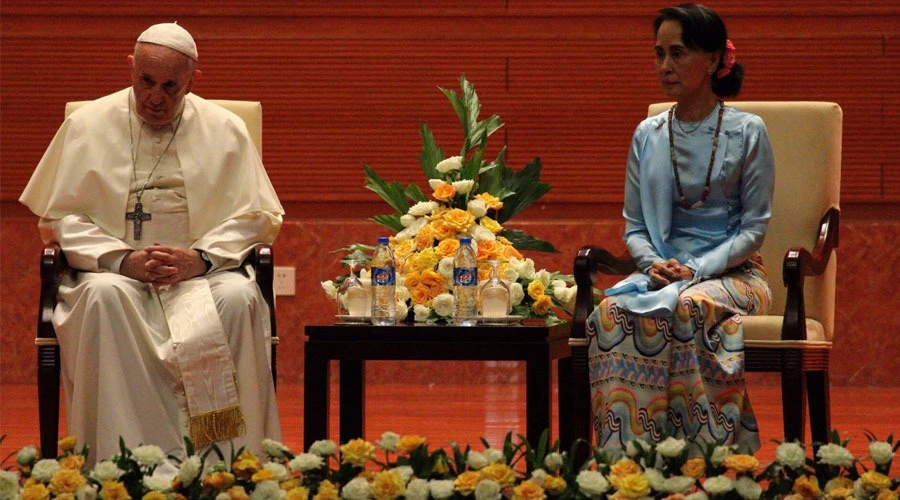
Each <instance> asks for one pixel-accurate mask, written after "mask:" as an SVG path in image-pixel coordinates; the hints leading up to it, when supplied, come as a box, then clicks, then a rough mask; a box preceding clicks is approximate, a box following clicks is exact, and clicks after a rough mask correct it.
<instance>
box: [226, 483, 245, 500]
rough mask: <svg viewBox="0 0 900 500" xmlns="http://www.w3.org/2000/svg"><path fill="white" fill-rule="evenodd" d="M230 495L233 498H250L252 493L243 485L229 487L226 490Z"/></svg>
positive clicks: (236, 499)
mask: <svg viewBox="0 0 900 500" xmlns="http://www.w3.org/2000/svg"><path fill="white" fill-rule="evenodd" d="M225 494H226V495H228V498H229V499H231V500H250V495H248V494H247V491H246V490H245V489H244V487H243V486H232V487H231V488H228V491H226V492H225Z"/></svg>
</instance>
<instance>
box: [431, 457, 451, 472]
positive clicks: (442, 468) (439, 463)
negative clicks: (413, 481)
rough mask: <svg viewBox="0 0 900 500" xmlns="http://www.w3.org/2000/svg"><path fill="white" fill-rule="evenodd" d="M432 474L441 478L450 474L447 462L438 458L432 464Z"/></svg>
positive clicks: (442, 458)
mask: <svg viewBox="0 0 900 500" xmlns="http://www.w3.org/2000/svg"><path fill="white" fill-rule="evenodd" d="M432 472H434V473H435V474H437V475H439V476H443V475H444V474H446V473H448V472H450V466H449V465H447V461H446V460H444V457H438V459H437V460H436V461H435V462H434V469H432Z"/></svg>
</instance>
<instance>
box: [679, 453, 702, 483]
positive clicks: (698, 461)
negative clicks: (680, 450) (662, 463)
mask: <svg viewBox="0 0 900 500" xmlns="http://www.w3.org/2000/svg"><path fill="white" fill-rule="evenodd" d="M705 472H706V460H704V459H703V458H700V457H697V458H689V459H688V460H687V462H685V463H684V465H682V466H681V473H682V474H684V475H685V476H688V477H692V478H694V479H700V478H701V477H703V474H704V473H705Z"/></svg>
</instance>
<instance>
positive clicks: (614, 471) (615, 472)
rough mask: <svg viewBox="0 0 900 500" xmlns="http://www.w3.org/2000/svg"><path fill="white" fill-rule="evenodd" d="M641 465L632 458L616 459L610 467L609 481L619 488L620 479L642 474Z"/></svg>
mask: <svg viewBox="0 0 900 500" xmlns="http://www.w3.org/2000/svg"><path fill="white" fill-rule="evenodd" d="M641 471H642V469H641V466H640V465H638V464H637V462H635V461H634V460H631V459H630V458H623V459H621V460H618V461H616V463H614V464H612V465H611V466H610V467H609V482H610V483H612V485H613V486H615V487H617V488H618V483H617V482H618V480H619V479H621V478H623V477H625V476H629V475H631V474H640V473H641Z"/></svg>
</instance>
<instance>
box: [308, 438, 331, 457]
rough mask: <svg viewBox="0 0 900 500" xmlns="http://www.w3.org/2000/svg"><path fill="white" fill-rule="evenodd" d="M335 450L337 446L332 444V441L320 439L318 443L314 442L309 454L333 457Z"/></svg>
mask: <svg viewBox="0 0 900 500" xmlns="http://www.w3.org/2000/svg"><path fill="white" fill-rule="evenodd" d="M336 450H337V445H336V444H334V441H332V440H330V439H322V440H319V441H315V442H314V443H313V444H312V445H311V446H310V447H309V452H310V453H315V454H316V455H319V456H320V457H329V456H332V455H334V453H335V451H336Z"/></svg>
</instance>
